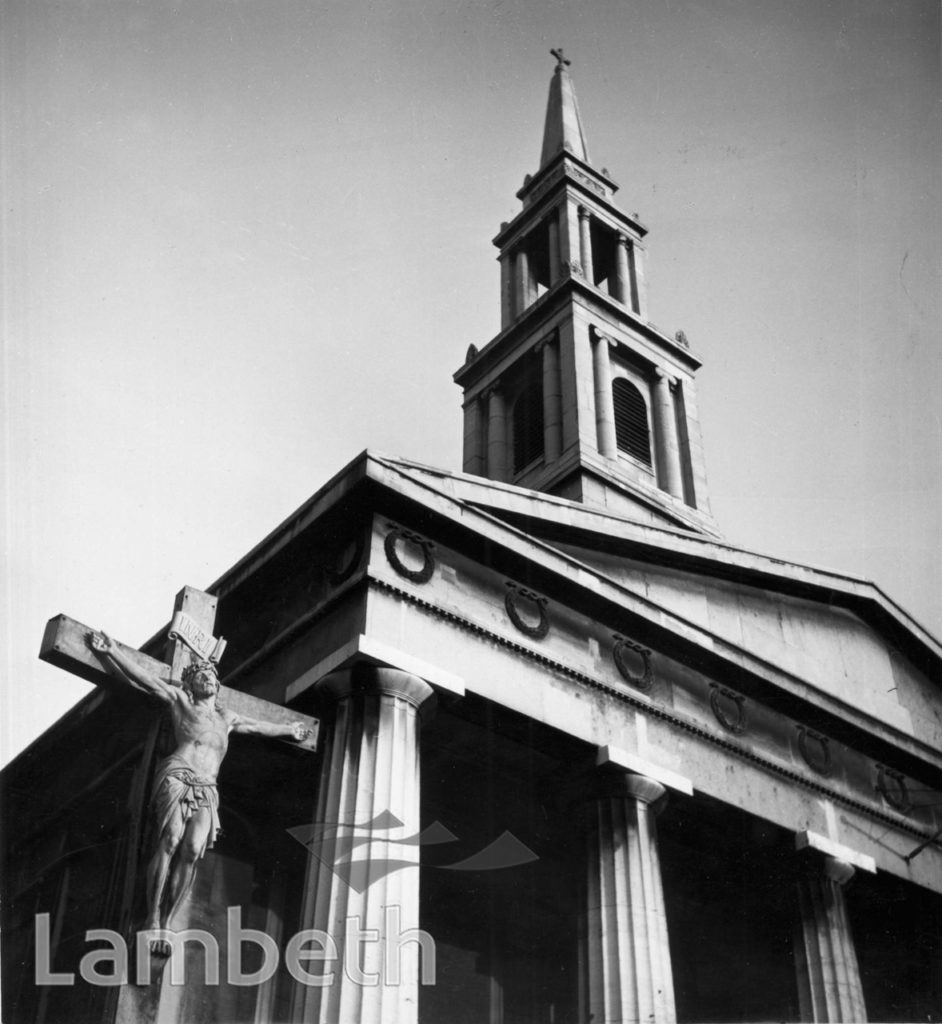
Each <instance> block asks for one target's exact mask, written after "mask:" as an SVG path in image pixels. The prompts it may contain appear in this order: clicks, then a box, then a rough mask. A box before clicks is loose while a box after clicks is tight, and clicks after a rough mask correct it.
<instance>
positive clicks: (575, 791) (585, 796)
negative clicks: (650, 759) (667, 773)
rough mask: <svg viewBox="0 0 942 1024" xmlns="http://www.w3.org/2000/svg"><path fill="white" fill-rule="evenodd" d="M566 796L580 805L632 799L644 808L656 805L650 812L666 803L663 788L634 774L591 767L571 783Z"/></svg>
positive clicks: (665, 791)
mask: <svg viewBox="0 0 942 1024" xmlns="http://www.w3.org/2000/svg"><path fill="white" fill-rule="evenodd" d="M570 796H571V798H572V800H573V802H575V801H579V802H582V803H591V802H592V801H595V800H609V799H623V800H635V801H637V802H638V803H639V804H644V805H645V806H647V807H651V806H652V805H654V804H657V807H655V808H654V810H655V811H658V812H659V811H660V810H661V809H662V808H663V807H664V805H665V804H666V803H667V799H666V797H667V787H666V786H664V785H663V784H662V783H660V782H658V781H657V780H656V779H652V778H649V777H648V776H647V775H639V774H638V773H637V772H630V771H624V770H621V769H617V768H612V767H603V768H595V767H593V768H590V769H588V770H587V771H585V772H582V773H581V774H580V775H578V776H577V777H576V778H575V779H574V780H573V782H572V786H571V789H570Z"/></svg>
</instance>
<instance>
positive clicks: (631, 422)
mask: <svg viewBox="0 0 942 1024" xmlns="http://www.w3.org/2000/svg"><path fill="white" fill-rule="evenodd" d="M612 401H613V404H614V406H615V440H616V442H617V444H618V450H619V451H622V452H627V453H628V454H629V455H633V456H634V457H635V458H636V459H639V460H640V461H641V462H643V463H645V465H648V466H650V465H651V433H650V431H649V430H648V407H647V405H646V404H645V401H644V396H643V395H642V394H641V392H640V391H639V390H638V389H637V388H636V387H635V385H634V384H632V383H631V381H630V380H625V378H624V377H617V378H616V379H615V380H614V381H613V382H612Z"/></svg>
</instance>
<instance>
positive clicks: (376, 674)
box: [314, 662, 435, 717]
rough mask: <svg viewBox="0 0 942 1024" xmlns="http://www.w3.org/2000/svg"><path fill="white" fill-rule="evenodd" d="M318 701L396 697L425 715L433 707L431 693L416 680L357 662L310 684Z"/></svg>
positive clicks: (380, 667)
mask: <svg viewBox="0 0 942 1024" xmlns="http://www.w3.org/2000/svg"><path fill="white" fill-rule="evenodd" d="M314 692H315V693H316V694H317V696H318V697H320V698H321V699H322V700H327V701H331V702H340V701H342V700H346V699H347V698H349V697H356V696H374V695H376V696H384V697H398V698H399V699H400V700H403V701H405V702H406V703H407V704H411V705H412V706H413V707H414V708H415V709H416V710H417V711H420V712H421V713H422V715H423V717H424V716H425V715H427V714H428V713H429V712H431V711H432V709H433V707H434V703H435V701H434V699H433V698H434V696H435V691H434V690H433V689H432V687H431V686H429V684H428V683H427V682H426V681H425V680H424V679H420V678H419V677H418V676H414V675H412V674H411V673H410V672H403V671H402V670H401V669H398V668H388V667H386V666H384V665H372V664H370V663H369V662H360V663H359V664H356V665H354V666H353V667H352V668H345V669H340V670H339V671H337V672H330V673H328V674H327V675H326V676H324V677H323V678H322V679H319V680H318V681H317V682H316V683H315V684H314Z"/></svg>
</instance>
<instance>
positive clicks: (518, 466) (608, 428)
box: [455, 50, 716, 533]
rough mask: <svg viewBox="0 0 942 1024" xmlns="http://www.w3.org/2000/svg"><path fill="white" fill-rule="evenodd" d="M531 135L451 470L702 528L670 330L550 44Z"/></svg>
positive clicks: (696, 440) (692, 398)
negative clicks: (493, 327) (652, 305)
mask: <svg viewBox="0 0 942 1024" xmlns="http://www.w3.org/2000/svg"><path fill="white" fill-rule="evenodd" d="M550 52H551V53H552V54H553V56H554V57H555V58H556V68H555V70H554V72H553V77H552V80H551V81H550V88H549V99H548V102H547V107H546V121H545V127H544V132H543V149H542V153H541V157H540V166H539V169H538V170H537V172H536V174H535V175H532V176H531V175H529V174H528V175H527V176H526V178H525V179H524V183H523V187H522V188H521V189H520V190H519V191H518V192H517V198H518V199H520V200H521V203H522V206H523V208H522V210H521V211H520V213H518V214H517V216H516V217H514V219H513V220H512V221H511V222H510V223H504V224H502V225H501V228H500V231H499V232H498V234H497V237H496V238H495V239H494V244H495V245H496V246H497V248H498V249H499V251H500V256H499V261H500V268H501V331H500V333H499V334H498V335H497V337H496V338H494V339H492V340H491V341H490V342H489V343H488V344H487V345H486V346H485V347H484V348H483V349H482V350H481V351H480V352H479V351H478V350H477V348H476V347H475V346H471V348H470V349H469V351H468V358H467V360H466V362H465V365H464V366H463V367H462V368H461V369H460V370H459V371H458V372H457V373H456V374H455V381H456V382H457V383H458V384H459V385H460V386H461V387H462V388H463V391H464V412H465V430H464V434H465V444H464V469H465V472H468V473H475V474H478V475H480V476H484V477H487V478H489V479H491V480H495V481H500V482H502V483H512V484H516V485H519V486H521V487H526V488H530V489H533V490H539V491H545V492H547V493H550V494H554V495H558V496H560V497H564V498H569V499H572V500H575V501H579V502H583V503H585V504H592V505H598V506H603V507H605V508H606V509H608V510H609V511H611V512H614V513H617V514H620V515H625V516H629V517H632V518H637V519H640V520H642V521H646V522H651V523H660V524H662V525H670V526H674V527H680V528H684V529H691V530H696V531H698V532H706V533H715V532H716V529H715V525H714V523H713V519H712V517H711V516H710V512H709V503H708V499H707V492H706V473H705V470H704V465H703V453H702V448H701V444H700V427H699V423H698V419H697V408H696V393H695V387H694V379H693V378H694V374H695V372H696V371H697V369H698V368H699V366H700V361H699V360H698V359H697V358H696V357H695V356H694V355H693V354H692V353H691V352H690V350H689V347H688V346H687V342H686V338H685V337H684V335H683V333H682V332H677V334H676V335H675V336H674V337H673V338H670V337H668V336H667V335H665V334H664V333H662V332H661V331H660V330H659V329H658V328H657V327H655V326H654V325H653V324H652V323H650V322H649V320H648V319H647V290H646V284H645V273H644V260H645V248H644V237H645V235H646V234H647V228H646V227H645V226H644V225H643V224H642V223H641V222H640V220H638V217H637V215H636V214H632V215H628V214H627V213H625V212H624V211H623V210H621V209H620V208H619V207H618V205H617V204H616V203H615V199H614V196H615V193H616V192H617V191H618V186H617V185H616V184H615V182H614V181H613V180H612V178H611V177H610V176H609V174H608V171H607V170H605V169H602V170H598V169H597V168H595V167H594V166H592V164H591V163H590V162H589V157H588V150H587V147H586V139H585V131H584V129H583V126H582V119H581V117H580V114H579V108H578V105H577V103H576V94H575V89H574V88H573V84H572V79H571V77H570V74H569V61H568V60H567V59H566V58H565V57H564V56H563V51H562V50H552V51H550Z"/></svg>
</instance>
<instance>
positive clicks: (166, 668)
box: [39, 587, 320, 750]
mask: <svg viewBox="0 0 942 1024" xmlns="http://www.w3.org/2000/svg"><path fill="white" fill-rule="evenodd" d="M180 613H182V615H183V618H182V619H181V618H180ZM215 619H216V598H215V597H213V596H212V595H211V594H207V593H205V592H204V591H202V590H197V589H196V588H195V587H184V588H183V590H181V591H180V593H179V594H178V595H177V599H176V602H175V604H174V624H176V625H179V624H180V623H182V624H183V626H182V628H183V629H185V630H187V632H188V635H187V636H186V637H185V638H181V635H180V630H173V631H172V632H174V633H175V634H176V636H174V637H173V638H172V639H171V640H170V641H169V649H168V661H167V662H162V661H158V660H157V659H156V658H152V657H150V656H149V655H147V654H144V653H142V652H141V651H137V650H135V649H134V648H133V647H128V646H126V645H125V644H118V645H117V646H118V647H119V648H120V649H121V650H122V651H123V652H124V654H125V655H127V657H129V658H130V659H131V660H132V661H134V662H135V663H137V664H138V665H139V666H140V667H141V668H142V669H144V670H145V671H148V672H150V673H151V674H153V675H157V676H160V677H161V678H164V679H166V680H168V681H171V680H172V681H173V682H174V683H179V682H180V680H181V679H182V676H183V670H184V669H185V668H186V667H187V666H188V665H190V664H191V663H193V661H195V660H196V658H195V656H194V650H193V647H194V646H198V645H199V644H200V640H201V638H200V637H199V636H198V635H195V632H194V631H202V632H203V633H204V634H205V635H206V636H208V637H209V638H212V630H213V626H214V625H215ZM91 632H94V630H92V629H91V627H89V626H84V625H82V623H80V622H76V621H75V619H70V618H69V617H68V616H67V615H57V616H55V618H52V619H50V620H49V622H48V623H47V624H46V632H45V634H44V635H43V642H42V647H41V649H40V652H39V657H40V658H41V659H42V660H43V661H45V662H48V663H49V664H50V665H55V666H57V667H58V668H64V669H65V670H66V671H67V672H71V673H72V674H73V675H76V676H79V677H80V678H82V679H85V680H87V681H88V682H90V683H95V684H96V685H99V686H105V687H106V688H109V689H110V688H113V686H114V679H113V677H112V676H110V675H109V673H108V671H107V670H106V669H105V667H104V665H103V664H102V662H101V659H100V658H98V656H97V655H96V654H95V653H94V652H93V651H92V650H90V649H89V646H88V643H87V640H86V637H87V636H88V635H89V633H91ZM213 639H214V638H213ZM188 641H189V642H188ZM214 646H215V645H214ZM204 656H205V655H204ZM168 662H169V663H168ZM219 702H220V703H221V704H222V705H223V706H224V707H225V708H226V709H227V710H230V711H233V712H234V713H235V714H237V715H241V716H243V717H245V718H253V719H255V720H257V721H260V722H266V723H270V724H271V725H287V724H289V723H291V722H298V721H300V722H302V723H303V724H304V725H305V726H306V727H307V728H308V729H310V733H309V735H308V736H307V737H306V738H305V739H304V740H302V741H301V742H299V743H295V742H292V743H291V745H292V746H294V747H300V748H301V749H304V750H316V749H317V733H318V727H319V724H320V723H319V722H318V720H317V719H316V718H311V717H310V716H308V715H300V714H298V713H297V712H296V711H291V710H290V709H289V708H286V707H282V706H281V705H279V704H272V703H271V702H270V701H267V700H262V699H261V698H259V697H253V696H252V695H251V694H248V693H242V692H241V691H239V690H232V689H230V688H229V687H227V686H220V687H219ZM282 742H289V741H287V740H285V741H282Z"/></svg>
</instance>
